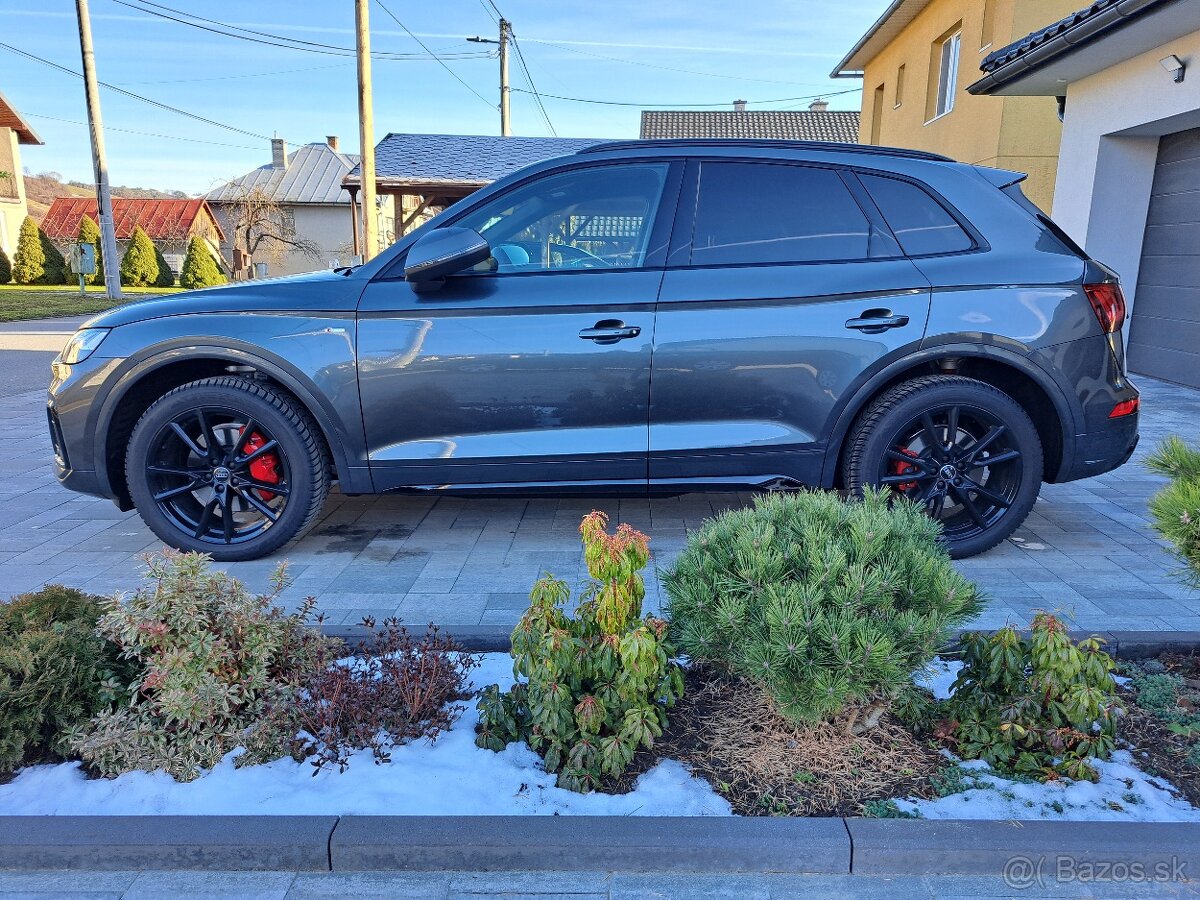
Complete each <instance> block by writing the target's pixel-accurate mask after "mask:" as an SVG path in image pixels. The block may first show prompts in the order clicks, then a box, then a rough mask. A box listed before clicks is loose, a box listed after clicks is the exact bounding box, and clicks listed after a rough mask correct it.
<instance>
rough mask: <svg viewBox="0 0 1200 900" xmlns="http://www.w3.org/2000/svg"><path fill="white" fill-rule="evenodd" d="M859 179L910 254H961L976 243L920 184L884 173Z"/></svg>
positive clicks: (902, 245)
mask: <svg viewBox="0 0 1200 900" xmlns="http://www.w3.org/2000/svg"><path fill="white" fill-rule="evenodd" d="M859 178H860V179H861V180H862V183H863V186H864V187H866V189H867V191H868V192H869V193H870V194H871V199H872V200H874V201H875V205H876V206H878V207H879V211H880V212H881V213H882V214H883V218H884V219H886V220H887V223H888V226H889V227H890V228H891V229H892V233H893V234H895V235H896V240H898V241H899V242H900V246H901V247H902V248H903V249H904V252H905V253H906V254H907V255H908V256H933V255H935V254H939V253H958V252H960V251H962V250H970V249H971V248H973V247H974V246H975V241H974V240H973V239H972V238H971V236H970V235H969V234H967V233H966V232H965V231H964V230H963V228H962V226H961V225H959V224H958V222H957V221H955V219H954V217H953V216H952V215H950V213H949V212H948V211H947V210H946V208H945V207H944V206H942V204H941V203H939V202H938V201H937V200H936V199H934V197H933V196H932V195H931V194H930V193H929V192H928V191H926V190H925V189H924V188H922V187H920V186H919V185H915V184H913V183H912V182H910V181H901V180H900V179H898V178H886V177H884V176H882V175H867V174H860V175H859Z"/></svg>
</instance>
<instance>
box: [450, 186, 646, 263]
mask: <svg viewBox="0 0 1200 900" xmlns="http://www.w3.org/2000/svg"><path fill="white" fill-rule="evenodd" d="M666 177H667V165H666V164H657V163H647V164H640V165H629V166H594V167H592V168H587V169H576V170H573V171H570V172H561V173H559V174H557V175H550V176H548V177H546V178H541V179H538V180H537V181H534V182H531V183H529V184H526V185H524V186H522V187H519V188H516V189H515V190H513V191H510V192H508V193H506V194H504V195H502V196H500V197H497V198H495V199H494V200H492V201H490V202H489V203H485V204H484V205H483V206H482V207H480V208H479V209H476V210H474V211H472V212H470V213H468V214H467V215H466V216H464V217H463V218H461V219H459V220H458V221H457V222H455V223H454V224H456V225H461V226H463V227H465V228H473V229H475V230H476V231H478V232H479V233H480V234H481V235H483V236H484V237H485V238H487V242H488V244H489V245H490V246H491V248H492V258H491V259H489V260H487V261H486V262H483V263H480V265H479V266H478V267H477V268H478V269H479V271H496V272H544V271H554V270H561V269H617V268H632V267H636V266H640V265H642V263H643V262H644V260H645V258H646V251H647V246H648V244H649V242H650V233H651V231H652V230H653V228H654V215H655V213H656V212H657V211H658V204H659V200H660V199H661V197H662V191H663V184H664V183H665V182H666Z"/></svg>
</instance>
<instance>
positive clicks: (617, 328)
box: [579, 319, 642, 344]
mask: <svg viewBox="0 0 1200 900" xmlns="http://www.w3.org/2000/svg"><path fill="white" fill-rule="evenodd" d="M641 333H642V329H641V326H639V325H626V324H625V323H624V322H622V321H621V320H620V319H602V320H601V321H599V322H597V323H596V324H595V325H593V326H592V327H591V328H585V329H583V330H582V331H581V332H579V336H580V337H581V338H583V339H584V340H585V341H595V342H596V343H597V344H615V343H616V342H617V341H623V340H626V339H627V338H635V337H637V336H638V335H639V334H641Z"/></svg>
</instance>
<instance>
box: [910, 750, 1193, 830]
mask: <svg viewBox="0 0 1200 900" xmlns="http://www.w3.org/2000/svg"><path fill="white" fill-rule="evenodd" d="M959 765H960V766H961V767H962V768H963V769H966V770H968V771H969V772H970V773H971V774H972V776H973V777H974V781H975V783H976V784H977V785H979V786H978V787H974V788H971V789H970V790H967V791H964V792H962V793H960V794H951V795H950V796H948V797H940V798H938V799H936V800H899V799H898V800H896V806H897V807H899V808H900V809H901V810H902V811H904V812H916V813H918V814H920V816H921V817H922V818H925V819H1059V820H1062V819H1073V820H1080V821H1090V822H1095V821H1120V822H1200V809H1196V808H1195V807H1193V806H1191V805H1190V804H1189V803H1188V802H1187V801H1186V800H1184V799H1183V798H1181V797H1176V796H1175V792H1174V791H1173V790H1172V789H1171V788H1170V786H1169V785H1168V784H1167V783H1166V782H1165V781H1163V780H1162V779H1159V778H1152V777H1150V776H1149V775H1147V774H1146V773H1145V772H1143V771H1142V770H1141V769H1139V768H1137V766H1136V765H1134V762H1133V757H1132V756H1131V755H1130V753H1129V751H1128V750H1117V751H1116V752H1114V753H1113V755H1112V758H1111V759H1109V760H1107V761H1100V760H1095V761H1093V765H1094V766H1095V767H1096V771H1097V772H1099V773H1100V780H1099V781H1098V782H1097V783H1096V784H1092V783H1091V782H1090V781H1071V780H1069V779H1062V780H1061V781H1050V782H1047V783H1046V784H1036V783H1026V782H1019V781H1010V780H1009V779H1007V778H1003V777H1001V776H999V775H996V774H993V773H992V772H991V771H990V770H989V768H988V765H987V763H985V762H983V761H981V760H972V761H970V762H963V763H959Z"/></svg>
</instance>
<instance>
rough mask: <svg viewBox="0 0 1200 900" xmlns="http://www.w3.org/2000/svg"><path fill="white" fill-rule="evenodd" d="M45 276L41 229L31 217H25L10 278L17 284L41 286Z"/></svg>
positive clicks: (44, 255)
mask: <svg viewBox="0 0 1200 900" xmlns="http://www.w3.org/2000/svg"><path fill="white" fill-rule="evenodd" d="M45 275H46V252H45V250H44V249H43V245H42V233H41V229H39V228H38V227H37V222H35V221H33V218H32V217H31V216H26V217H25V221H23V222H22V223H21V231H20V234H19V235H18V236H17V253H16V255H15V256H14V257H13V271H12V278H13V281H15V282H16V283H17V284H41V283H42V279H43V278H44V277H45Z"/></svg>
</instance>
